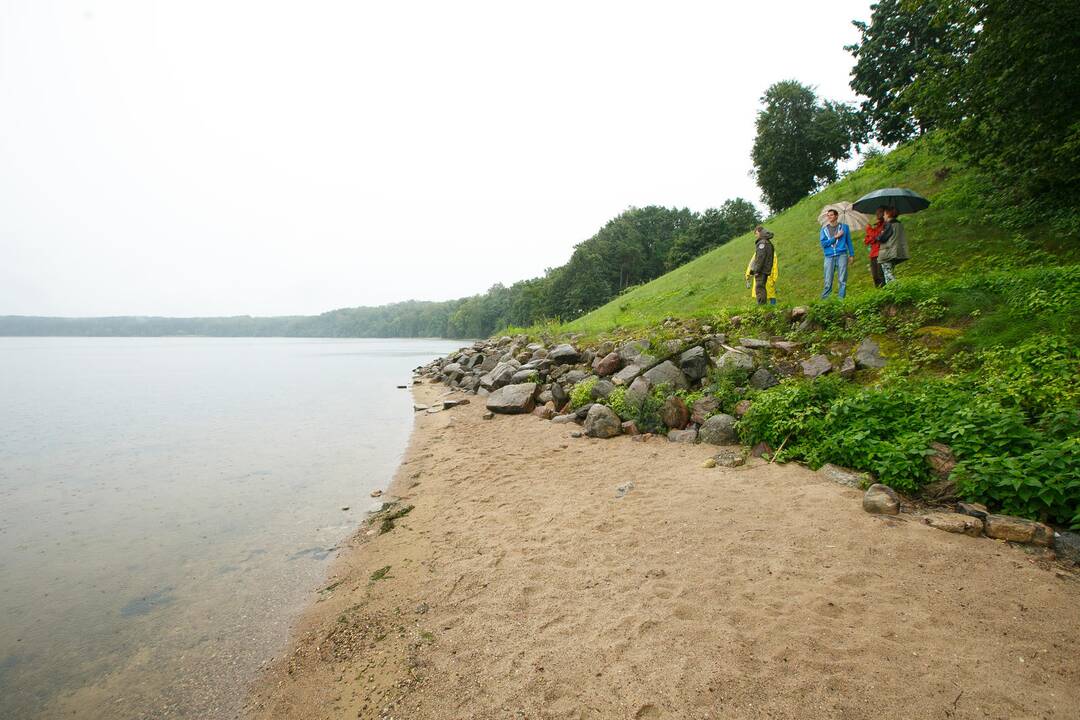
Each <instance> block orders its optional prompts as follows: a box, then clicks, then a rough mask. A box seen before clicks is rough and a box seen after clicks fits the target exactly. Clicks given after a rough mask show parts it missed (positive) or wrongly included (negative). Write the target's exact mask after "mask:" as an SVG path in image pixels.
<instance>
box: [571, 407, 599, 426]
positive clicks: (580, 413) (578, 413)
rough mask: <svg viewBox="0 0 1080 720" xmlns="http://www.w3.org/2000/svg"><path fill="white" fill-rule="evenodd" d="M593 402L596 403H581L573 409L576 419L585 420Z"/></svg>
mask: <svg viewBox="0 0 1080 720" xmlns="http://www.w3.org/2000/svg"><path fill="white" fill-rule="evenodd" d="M595 404H596V403H586V404H585V405H582V406H581V407H579V408H578V409H576V410H574V416H575V417H576V418H577V419H578V420H580V421H582V422H585V418H587V417H588V416H589V411H590V410H592V406H593V405H595Z"/></svg>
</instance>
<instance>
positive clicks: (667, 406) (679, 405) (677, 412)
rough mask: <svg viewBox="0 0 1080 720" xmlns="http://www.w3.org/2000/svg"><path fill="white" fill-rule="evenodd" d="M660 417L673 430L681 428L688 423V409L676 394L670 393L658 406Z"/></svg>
mask: <svg viewBox="0 0 1080 720" xmlns="http://www.w3.org/2000/svg"><path fill="white" fill-rule="evenodd" d="M660 419H661V420H663V421H664V424H665V425H667V426H668V427H669V428H672V429H674V430H682V429H683V428H685V427H686V426H687V425H688V424H689V423H690V410H689V409H688V408H687V407H686V403H685V402H683V399H682V398H681V397H679V396H678V395H672V396H671V397H669V398H668V399H667V400H665V401H664V406H663V407H662V408H660Z"/></svg>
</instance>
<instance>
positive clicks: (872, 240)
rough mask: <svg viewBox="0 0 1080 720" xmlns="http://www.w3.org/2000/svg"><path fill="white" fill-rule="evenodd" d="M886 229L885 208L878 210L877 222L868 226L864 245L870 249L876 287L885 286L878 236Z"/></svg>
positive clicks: (871, 273)
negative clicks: (879, 255)
mask: <svg viewBox="0 0 1080 720" xmlns="http://www.w3.org/2000/svg"><path fill="white" fill-rule="evenodd" d="M884 229H885V208H883V207H879V208H878V209H877V222H875V223H874V224H873V225H867V226H866V237H865V238H864V239H863V244H865V245H867V246H869V247H870V277H871V278H873V280H874V287H883V286H884V285H885V276H884V275H882V274H881V264H880V263H879V262H878V252H879V251H880V250H881V245H879V244H878V236H879V235H881V231H882V230H884Z"/></svg>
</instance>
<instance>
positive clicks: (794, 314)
mask: <svg viewBox="0 0 1080 720" xmlns="http://www.w3.org/2000/svg"><path fill="white" fill-rule="evenodd" d="M806 315H807V309H806V308H805V307H804V306H802V305H797V306H795V307H793V308H791V322H802V321H803V320H805V319H806Z"/></svg>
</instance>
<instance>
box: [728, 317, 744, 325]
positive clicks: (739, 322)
mask: <svg viewBox="0 0 1080 720" xmlns="http://www.w3.org/2000/svg"><path fill="white" fill-rule="evenodd" d="M728 322H729V323H730V324H731V327H733V328H737V327H739V326H740V325H742V316H740V315H732V316H731V318H730V319H729V320H728Z"/></svg>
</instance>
